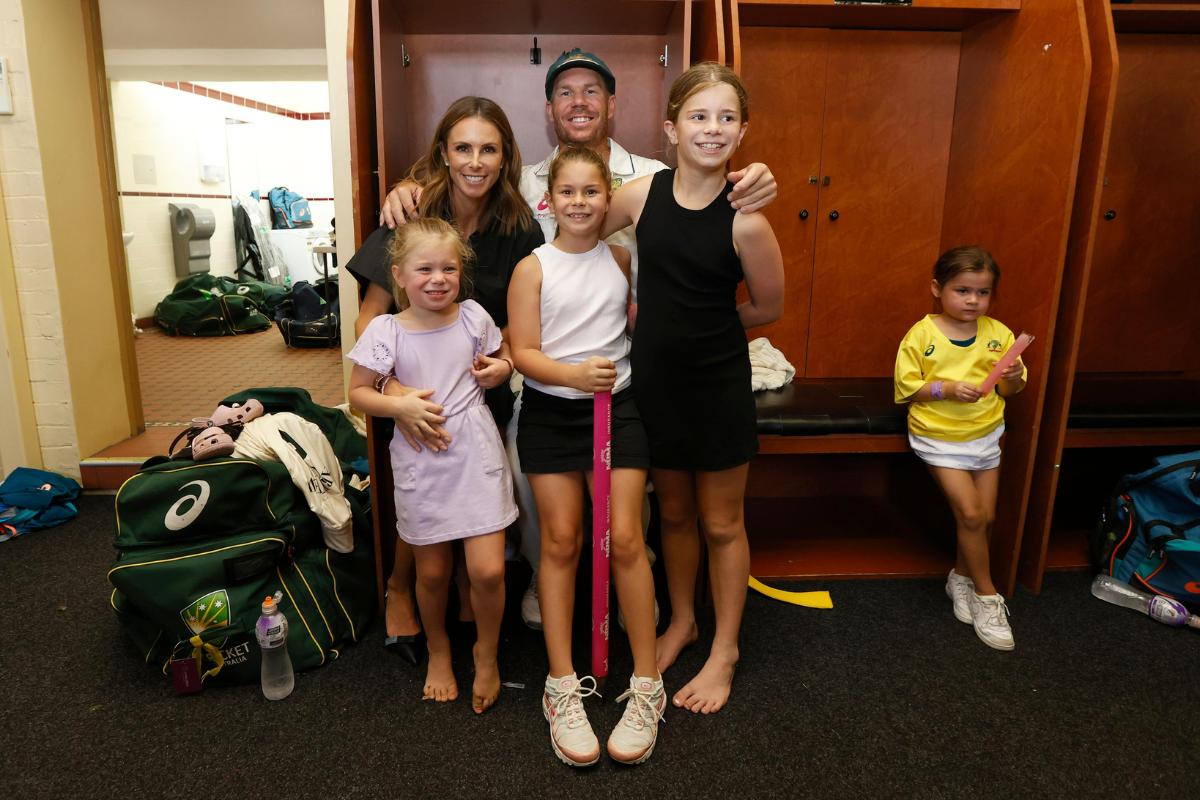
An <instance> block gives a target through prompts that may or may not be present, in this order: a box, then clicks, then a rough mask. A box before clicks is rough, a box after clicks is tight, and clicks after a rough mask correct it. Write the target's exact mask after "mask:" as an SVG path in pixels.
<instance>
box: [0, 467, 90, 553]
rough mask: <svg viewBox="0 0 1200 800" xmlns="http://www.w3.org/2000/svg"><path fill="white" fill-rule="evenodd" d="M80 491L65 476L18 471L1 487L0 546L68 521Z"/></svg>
mask: <svg viewBox="0 0 1200 800" xmlns="http://www.w3.org/2000/svg"><path fill="white" fill-rule="evenodd" d="M79 491H80V489H79V484H78V483H76V482H75V481H74V480H72V479H71V478H68V477H66V476H64V475H58V474H56V473H53V472H47V471H45V470H41V469H32V468H30V467H17V468H16V469H14V470H13V471H12V474H10V475H9V476H8V478H6V479H5V481H4V482H3V483H0V542H4V541H7V540H9V539H11V538H13V537H14V536H20V535H21V534H23V533H29V532H30V531H36V530H38V529H39V528H50V527H53V526H55V525H61V524H62V523H64V522H66V521H67V520H69V519H71V518H72V517H74V516H75V514H76V513H78V512H77V511H76V508H75V499H76V498H78V497H79Z"/></svg>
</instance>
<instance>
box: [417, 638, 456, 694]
mask: <svg viewBox="0 0 1200 800" xmlns="http://www.w3.org/2000/svg"><path fill="white" fill-rule="evenodd" d="M422 699H423V700H436V701H437V702H439V703H447V702H449V701H451V700H457V699H458V684H457V683H455V682H454V669H453V667H452V666H451V665H450V648H449V647H447V648H446V649H445V650H434V649H433V648H430V649H429V671H428V672H426V673H425V696H424V697H423V698H422Z"/></svg>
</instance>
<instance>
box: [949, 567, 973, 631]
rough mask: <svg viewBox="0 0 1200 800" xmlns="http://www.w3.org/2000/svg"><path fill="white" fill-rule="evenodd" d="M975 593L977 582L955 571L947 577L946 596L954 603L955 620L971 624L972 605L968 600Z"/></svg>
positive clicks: (951, 571)
mask: <svg viewBox="0 0 1200 800" xmlns="http://www.w3.org/2000/svg"><path fill="white" fill-rule="evenodd" d="M974 593H975V582H974V581H973V580H971V579H970V578H968V577H967V576H965V575H959V574H958V573H957V572H955V571H954V570H950V574H949V575H947V576H946V596H947V597H949V598H950V599H951V600H953V601H954V618H955V619H956V620H958V621H959V622H965V623H967V624H968V625H970V624H971V621H972V620H971V603H970V601H969V600H968V598H969V597H970V596H971V595H972V594H974Z"/></svg>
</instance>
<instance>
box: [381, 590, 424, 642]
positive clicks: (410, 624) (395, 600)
mask: <svg viewBox="0 0 1200 800" xmlns="http://www.w3.org/2000/svg"><path fill="white" fill-rule="evenodd" d="M386 602H387V609H386V612H385V617H384V618H385V626H386V628H387V635H388V636H415V635H416V634H418V633H420V632H421V623H420V622H418V621H417V609H416V607H415V606H414V604H413V598H412V592H411V591H400V590H397V589H395V588H394V587H392V586H391V584H389V585H388V591H387V601H386Z"/></svg>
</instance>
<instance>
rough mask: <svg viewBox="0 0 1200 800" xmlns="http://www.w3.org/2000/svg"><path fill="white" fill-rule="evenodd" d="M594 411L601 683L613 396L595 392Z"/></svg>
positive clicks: (595, 589)
mask: <svg viewBox="0 0 1200 800" xmlns="http://www.w3.org/2000/svg"><path fill="white" fill-rule="evenodd" d="M592 409H593V411H592V674H593V675H594V676H595V677H596V679H597V680H599V679H602V678H604V677H606V676H607V675H608V580H609V540H610V537H611V536H612V511H611V507H610V505H609V498H610V496H611V494H612V392H596V394H595V395H594V399H593V406H592Z"/></svg>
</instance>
